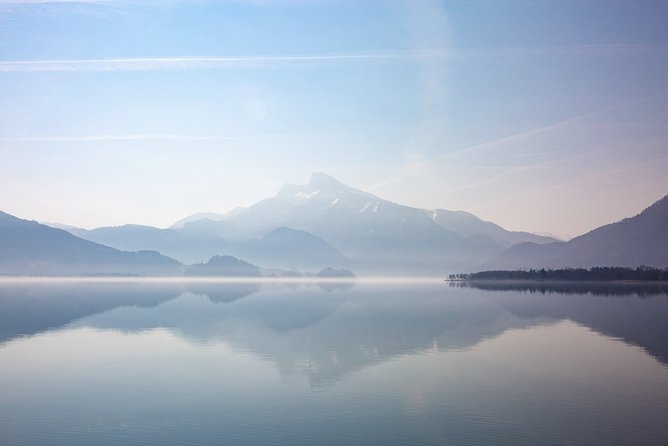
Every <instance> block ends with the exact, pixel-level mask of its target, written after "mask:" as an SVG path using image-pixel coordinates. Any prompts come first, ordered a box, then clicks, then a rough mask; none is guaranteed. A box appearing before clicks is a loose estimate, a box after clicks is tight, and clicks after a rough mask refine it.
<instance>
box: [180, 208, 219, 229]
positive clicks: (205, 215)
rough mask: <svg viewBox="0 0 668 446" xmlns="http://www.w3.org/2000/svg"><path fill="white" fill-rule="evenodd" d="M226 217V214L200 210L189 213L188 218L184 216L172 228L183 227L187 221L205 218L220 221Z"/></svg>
mask: <svg viewBox="0 0 668 446" xmlns="http://www.w3.org/2000/svg"><path fill="white" fill-rule="evenodd" d="M224 218H225V214H216V213H213V212H198V213H196V214H192V215H189V216H187V217H186V218H182V219H181V220H179V221H177V222H176V223H174V224H173V225H172V226H170V229H181V228H183V226H184V225H185V224H186V223H190V222H193V221H198V220H205V219H206V220H211V221H218V220H222V219H224Z"/></svg>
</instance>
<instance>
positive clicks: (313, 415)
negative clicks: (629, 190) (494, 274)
mask: <svg viewBox="0 0 668 446" xmlns="http://www.w3.org/2000/svg"><path fill="white" fill-rule="evenodd" d="M452 285H457V284H448V283H445V282H442V281H432V282H425V283H418V282H416V281H414V282H407V283H400V282H392V283H382V282H370V283H364V282H358V283H355V284H346V283H323V284H313V283H308V284H298V283H278V284H277V283H274V284H270V283H206V282H187V283H178V282H165V283H158V282H155V283H143V282H137V283H134V282H131V281H128V282H123V281H122V280H117V281H110V282H108V283H107V282H101V283H90V282H86V283H74V282H67V281H59V282H48V281H47V282H38V283H11V282H6V283H2V284H0V443H1V444H2V445H31V446H34V445H92V444H94V445H119V444H122V445H144V444H145V445H154V444H160V445H220V444H226V445H237V444H238V445H246V444H248V445H261V444H272V445H355V444H359V445H476V446H480V445H532V446H535V445H563V444H569V445H666V444H668V366H667V364H668V295H666V294H665V291H664V290H663V289H662V288H660V287H659V288H657V287H652V286H647V287H644V286H620V287H617V286H611V285H605V286H601V285H599V286H592V287H591V288H587V287H586V286H583V285H579V286H574V287H568V286H564V285H563V284H562V285H560V286H558V287H556V288H550V287H546V286H523V285H508V284H505V285H504V284H501V285H498V286H495V285H493V284H486V285H481V286H478V287H476V286H452Z"/></svg>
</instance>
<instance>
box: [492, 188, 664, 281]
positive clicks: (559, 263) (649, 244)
mask: <svg viewBox="0 0 668 446" xmlns="http://www.w3.org/2000/svg"><path fill="white" fill-rule="evenodd" d="M640 265H646V266H652V267H656V268H665V267H668V196H665V197H663V198H662V199H660V200H659V201H657V202H656V203H654V204H653V205H651V206H650V207H648V208H647V209H645V210H644V211H643V212H641V213H640V214H638V215H636V216H635V217H631V218H625V219H624V220H622V221H619V222H617V223H612V224H609V225H605V226H601V227H600V228H597V229H594V230H593V231H590V232H588V233H586V234H584V235H581V236H579V237H576V238H574V239H572V240H570V241H568V242H561V243H549V244H545V245H537V244H535V243H519V244H517V245H514V246H512V247H511V248H509V249H508V250H506V251H505V252H503V253H502V254H501V255H499V256H498V257H496V258H494V259H493V260H491V261H490V262H488V263H486V264H485V265H483V268H482V269H528V268H566V267H578V268H591V267H594V266H626V267H632V268H633V267H637V266H640Z"/></svg>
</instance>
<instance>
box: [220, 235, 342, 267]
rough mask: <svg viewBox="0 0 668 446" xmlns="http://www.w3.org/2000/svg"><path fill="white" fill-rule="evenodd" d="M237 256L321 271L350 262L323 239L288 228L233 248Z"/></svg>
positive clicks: (275, 265)
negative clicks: (321, 269) (320, 269)
mask: <svg viewBox="0 0 668 446" xmlns="http://www.w3.org/2000/svg"><path fill="white" fill-rule="evenodd" d="M231 252H233V253H234V254H235V255H238V256H239V257H242V258H244V259H247V260H249V261H251V262H255V263H259V264H261V265H270V266H271V267H273V268H284V269H301V270H308V269H319V268H324V267H327V266H336V267H340V266H343V265H347V264H348V263H350V262H349V261H348V259H346V257H345V256H344V255H343V254H341V252H340V251H339V250H337V249H336V248H334V247H333V246H332V245H330V244H329V243H327V242H326V241H325V240H323V239H321V238H320V237H316V236H315V235H313V234H310V233H308V232H306V231H300V230H297V229H291V228H287V227H280V228H276V229H274V230H273V231H271V232H269V233H268V234H265V235H264V236H262V237H260V238H259V239H256V240H251V241H249V242H246V243H241V244H239V245H237V246H236V247H233V248H232V249H231Z"/></svg>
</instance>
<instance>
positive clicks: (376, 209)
mask: <svg viewBox="0 0 668 446" xmlns="http://www.w3.org/2000/svg"><path fill="white" fill-rule="evenodd" d="M378 209H380V201H379V202H378V203H376V205H375V206H374V207H373V211H372V212H378Z"/></svg>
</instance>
